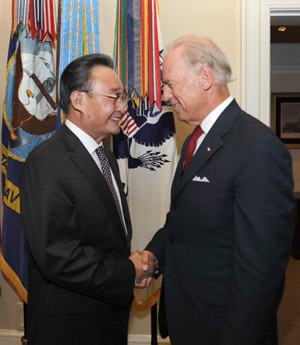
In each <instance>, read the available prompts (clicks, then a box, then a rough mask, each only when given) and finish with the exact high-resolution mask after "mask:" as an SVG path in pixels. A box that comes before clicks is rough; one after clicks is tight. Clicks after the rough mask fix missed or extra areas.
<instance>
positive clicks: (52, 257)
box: [20, 126, 135, 345]
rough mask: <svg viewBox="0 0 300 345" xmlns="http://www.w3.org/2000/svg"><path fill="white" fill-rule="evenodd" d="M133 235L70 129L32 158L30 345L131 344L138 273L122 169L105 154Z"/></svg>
mask: <svg viewBox="0 0 300 345" xmlns="http://www.w3.org/2000/svg"><path fill="white" fill-rule="evenodd" d="M106 153H107V155H108V158H109V161H110V164H111V168H112V170H113V173H114V176H115V178H116V180H117V183H118V186H119V190H120V193H121V198H122V205H123V211H124V216H125V220H126V224H127V229H128V235H127V236H126V235H125V232H124V231H123V228H122V225H121V222H120V219H119V216H118V211H117V209H116V206H115V204H114V201H113V197H112V195H111V192H110V190H109V188H108V186H107V184H106V182H105V179H104V177H103V175H102V174H101V172H100V170H99V168H98V167H97V165H96V164H95V162H94V160H93V158H92V157H91V156H90V154H89V153H88V152H87V150H86V149H85V147H84V146H83V145H82V143H81V142H80V140H79V139H78V138H77V137H76V136H75V135H74V134H73V133H72V132H71V131H70V130H69V129H68V128H67V127H66V126H63V127H62V128H61V130H60V131H59V132H58V133H56V134H55V135H54V136H53V137H52V138H51V139H49V140H48V141H46V142H44V143H42V144H41V145H39V146H38V147H37V148H36V149H34V150H33V151H32V153H31V154H30V155H29V157H28V159H27V160H26V162H25V165H24V168H23V171H22V174H21V180H20V191H21V214H22V220H23V224H24V229H25V232H26V238H27V242H28V271H29V288H28V294H29V295H28V308H27V310H28V313H27V338H28V340H29V344H30V345H46V344H49V345H50V344H52V345H53V344H55V345H58V344H62V345H69V344H70V345H71V344H72V345H74V344H78V345H79V344H80V345H82V344H91V345H92V344H93V345H94V344H95V345H96V344H97V345H98V344H109V345H111V344H116V345H120V344H126V343H127V339H126V338H127V325H128V313H129V306H130V303H131V301H132V298H133V288H134V281H135V269H134V265H133V263H132V262H131V261H130V260H129V259H128V256H129V255H130V241H131V224H130V218H129V212H128V208H127V204H126V199H125V195H124V193H123V189H122V186H121V182H120V177H119V172H118V166H117V162H116V160H115V158H114V157H113V154H112V153H111V152H110V151H108V150H106Z"/></svg>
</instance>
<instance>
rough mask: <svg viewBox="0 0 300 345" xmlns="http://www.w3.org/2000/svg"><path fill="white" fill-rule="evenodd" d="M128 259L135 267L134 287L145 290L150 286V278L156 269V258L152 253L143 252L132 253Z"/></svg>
mask: <svg viewBox="0 0 300 345" xmlns="http://www.w3.org/2000/svg"><path fill="white" fill-rule="evenodd" d="M129 259H130V260H131V261H132V262H133V264H134V267H135V272H136V282H135V287H139V288H146V287H148V286H150V284H151V280H152V276H153V274H154V273H155V271H156V270H157V268H158V263H157V259H156V256H155V255H154V254H153V253H152V252H149V251H148V250H144V251H143V252H142V253H141V252H139V251H135V252H133V253H132V254H131V255H130V256H129Z"/></svg>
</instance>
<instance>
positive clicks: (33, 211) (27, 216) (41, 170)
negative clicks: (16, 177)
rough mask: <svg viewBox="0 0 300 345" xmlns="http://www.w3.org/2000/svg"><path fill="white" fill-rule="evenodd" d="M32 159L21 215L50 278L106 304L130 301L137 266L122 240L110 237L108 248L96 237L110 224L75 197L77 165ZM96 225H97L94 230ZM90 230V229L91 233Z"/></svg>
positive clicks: (22, 192)
mask: <svg viewBox="0 0 300 345" xmlns="http://www.w3.org/2000/svg"><path fill="white" fill-rule="evenodd" d="M32 158H33V159H32ZM32 158H29V159H28V160H27V162H26V163H25V165H24V168H23V171H22V174H21V179H20V195H21V215H22V221H23V225H24V228H25V232H26V237H27V242H28V247H29V251H30V253H31V255H32V257H33V259H34V261H35V263H36V265H37V266H38V269H39V271H40V272H41V274H42V275H43V276H44V279H46V280H48V281H49V282H51V283H52V284H55V285H58V286H61V287H63V288H67V289H70V290H72V291H75V292H77V293H81V294H83V295H87V296H90V297H94V298H97V299H100V300H102V301H104V302H111V303H113V304H118V305H126V304H128V303H130V302H131V300H132V298H133V287H134V281H135V268H134V265H133V263H132V262H131V260H129V259H128V258H127V257H126V256H127V251H126V250H122V251H121V250H120V251H118V244H119V243H118V242H116V243H114V242H113V240H110V239H109V236H107V238H108V240H107V247H109V246H110V247H111V248H112V249H111V250H110V251H109V250H107V251H106V252H105V250H103V248H105V246H106V243H101V240H99V237H97V238H95V241H93V236H98V235H93V233H96V231H98V232H99V233H100V232H101V231H102V230H101V227H103V226H105V225H103V224H95V221H94V220H93V219H92V218H93V213H92V211H90V210H89V209H88V206H85V205H82V204H80V202H79V200H78V198H77V199H76V198H75V196H74V192H73V190H72V188H71V187H70V183H68V180H69V179H70V178H71V176H69V174H72V169H69V170H67V172H65V170H64V167H60V166H57V169H54V168H53V165H51V163H50V162H49V161H47V159H46V158H40V157H38V159H37V158H36V156H34V157H32ZM60 165H63V164H60ZM76 183H78V184H80V183H81V181H80V180H79V181H77V182H76ZM78 204H79V205H78ZM95 207H96V206H95ZM85 208H86V210H85ZM83 212H84V213H83ZM99 212H101V210H99ZM78 213H79V214H78ZM95 213H96V212H95ZM95 213H94V214H95ZM83 214H85V215H87V216H86V217H85V218H84V217H83V216H82V215H83ZM107 217H108V216H107ZM104 220H105V221H106V222H108V223H109V222H110V220H109V219H105V218H104ZM90 224H93V225H94V224H95V226H94V228H93V229H91V226H90ZM85 225H86V228H84V226H85ZM84 232H90V233H89V235H88V236H89V237H87V236H86V237H84V236H85V235H84ZM96 234H97V233H96ZM99 236H100V235H99ZM119 237H120V243H121V240H123V239H122V238H121V236H119ZM105 239H106V238H105ZM109 241H111V242H110V243H109ZM123 241H124V240H123ZM102 242H105V241H104V239H103V241H102ZM124 253H125V254H124Z"/></svg>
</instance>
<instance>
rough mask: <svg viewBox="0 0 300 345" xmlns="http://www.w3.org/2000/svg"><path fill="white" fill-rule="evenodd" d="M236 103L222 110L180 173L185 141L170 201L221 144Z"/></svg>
mask: <svg viewBox="0 0 300 345" xmlns="http://www.w3.org/2000/svg"><path fill="white" fill-rule="evenodd" d="M239 110H240V108H239V106H238V104H237V103H236V101H235V100H233V101H232V102H231V103H230V104H229V106H228V107H227V108H226V109H225V110H224V111H223V112H222V114H221V115H220V116H219V118H218V119H217V121H216V122H215V123H214V125H213V126H212V128H211V129H210V131H209V132H208V133H207V135H206V137H205V138H204V140H203V142H202V143H201V145H200V147H199V148H198V150H197V152H196V153H195V155H194V156H193V158H192V159H191V161H190V163H189V165H188V167H187V169H186V170H185V171H184V172H183V173H182V168H183V162H184V157H185V152H186V148H187V144H188V141H189V139H190V136H189V137H188V140H186V141H185V143H184V145H183V148H182V153H181V157H180V160H179V163H178V166H177V170H176V173H175V176H174V182H173V186H172V201H173V200H174V198H175V197H176V195H178V193H180V191H181V190H182V189H183V188H184V186H185V185H186V184H187V183H188V182H189V181H190V180H191V179H193V178H194V177H195V175H196V174H197V172H198V171H199V170H200V169H201V168H202V167H203V166H204V165H205V163H206V162H207V161H208V160H209V159H211V157H212V156H213V155H214V154H215V153H216V152H217V151H218V150H219V149H221V147H222V146H223V140H222V137H223V136H224V135H225V134H227V133H228V132H229V131H230V130H231V127H232V125H233V122H234V120H235V118H236V115H237V113H238V111H239Z"/></svg>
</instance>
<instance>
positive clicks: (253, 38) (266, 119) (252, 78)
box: [242, 0, 300, 126]
mask: <svg viewBox="0 0 300 345" xmlns="http://www.w3.org/2000/svg"><path fill="white" fill-rule="evenodd" d="M271 15H285V16H288V15H299V16H300V0H242V108H243V109H244V110H246V111H247V112H248V113H250V114H251V115H253V116H255V117H256V118H258V119H260V120H261V121H262V122H263V123H265V124H266V125H267V126H269V125H270V73H271V72H270V17H271Z"/></svg>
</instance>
